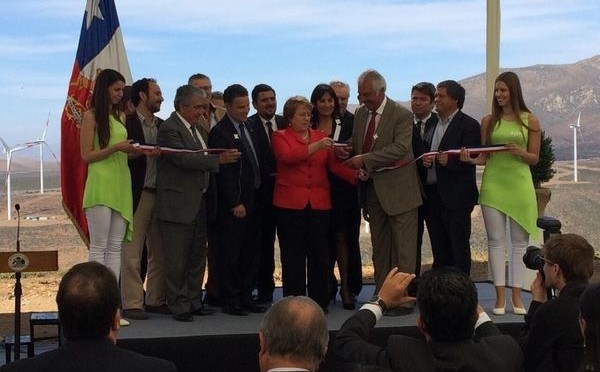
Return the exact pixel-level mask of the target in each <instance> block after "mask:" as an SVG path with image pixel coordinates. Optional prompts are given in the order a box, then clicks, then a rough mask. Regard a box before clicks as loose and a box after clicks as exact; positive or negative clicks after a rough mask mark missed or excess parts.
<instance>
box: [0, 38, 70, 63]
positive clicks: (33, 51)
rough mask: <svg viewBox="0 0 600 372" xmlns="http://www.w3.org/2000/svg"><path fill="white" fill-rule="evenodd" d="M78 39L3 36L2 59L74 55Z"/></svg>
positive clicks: (0, 45)
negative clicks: (69, 53) (58, 54)
mask: <svg viewBox="0 0 600 372" xmlns="http://www.w3.org/2000/svg"><path fill="white" fill-rule="evenodd" d="M76 45H77V39H76V38H74V37H73V36H70V35H65V34H57V35H48V36H43V37H40V38H37V37H29V36H25V37H23V36H21V37H19V36H17V37H15V36H10V37H8V36H1V37H0V58H18V59H22V58H28V57H31V56H39V55H48V54H56V53H66V52H71V53H73V52H74V50H75V46H76Z"/></svg>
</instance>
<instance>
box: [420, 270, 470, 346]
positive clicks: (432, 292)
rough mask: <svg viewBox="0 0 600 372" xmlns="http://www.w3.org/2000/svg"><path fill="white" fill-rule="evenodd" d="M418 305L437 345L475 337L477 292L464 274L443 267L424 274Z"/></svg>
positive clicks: (428, 331)
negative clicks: (442, 342) (440, 342)
mask: <svg viewBox="0 0 600 372" xmlns="http://www.w3.org/2000/svg"><path fill="white" fill-rule="evenodd" d="M417 305H418V306H419V312H420V317H421V321H422V322H423V325H424V326H425V331H426V332H427V334H428V335H429V336H430V337H431V338H432V339H433V340H435V341H445V342H447V341H458V340H465V339H469V338H471V337H472V336H473V332H474V330H475V322H476V321H477V289H476V288H475V284H473V281H472V280H471V279H470V278H469V277H468V276H467V275H466V274H465V273H463V272H462V271H460V270H458V269H456V268H452V267H444V268H439V269H433V270H430V271H427V272H425V273H424V274H423V275H422V276H421V278H420V282H419V290H418V294H417Z"/></svg>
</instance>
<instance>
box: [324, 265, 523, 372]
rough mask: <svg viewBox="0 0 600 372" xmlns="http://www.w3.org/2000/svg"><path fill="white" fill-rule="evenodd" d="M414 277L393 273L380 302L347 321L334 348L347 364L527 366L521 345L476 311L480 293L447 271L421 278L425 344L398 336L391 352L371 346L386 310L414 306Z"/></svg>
mask: <svg viewBox="0 0 600 372" xmlns="http://www.w3.org/2000/svg"><path fill="white" fill-rule="evenodd" d="M414 277H415V276H414V275H413V274H406V273H401V272H398V269H397V268H394V269H392V271H390V273H389V274H388V275H387V277H386V278H385V281H384V282H383V285H382V287H381V289H380V291H379V296H378V297H376V298H374V299H373V301H372V302H369V303H367V304H365V305H364V306H363V307H362V308H361V309H360V310H359V311H358V312H357V313H356V314H354V315H353V316H352V317H350V319H348V320H347V321H346V322H345V323H344V324H343V325H342V328H341V329H340V331H339V332H338V333H337V338H336V341H335V344H334V352H335V353H336V354H337V355H338V356H339V357H340V358H341V359H343V360H344V361H345V362H352V363H359V364H363V365H365V364H366V365H372V366H379V367H386V368H390V369H392V370H394V371H411V372H419V371H423V372H425V371H440V370H444V371H459V370H460V371H485V372H500V371H505V372H509V371H510V372H514V371H520V370H521V367H522V362H523V356H522V354H521V350H519V346H518V344H517V343H516V341H515V340H514V339H513V338H512V337H510V336H508V335H503V334H501V333H500V331H499V330H498V328H497V327H496V326H495V325H494V323H492V322H491V321H490V318H489V317H488V315H487V314H486V313H485V312H484V311H483V309H482V308H481V307H480V306H478V305H477V289H476V288H475V285H474V284H473V282H472V281H471V279H470V278H469V277H468V276H467V275H466V274H464V273H463V272H462V271H460V270H458V269H456V268H452V267H444V268H439V269H433V270H430V271H427V272H426V273H424V274H423V275H422V276H421V277H420V282H419V285H418V287H419V289H418V295H417V298H416V301H417V305H418V308H419V313H420V315H419V318H418V321H417V325H418V327H419V329H420V331H421V332H422V333H423V336H424V337H423V338H412V337H408V336H403V335H393V336H391V337H390V338H389V340H388V344H387V346H386V347H379V346H378V345H374V344H371V343H369V341H368V340H369V339H370V338H371V336H372V334H373V329H374V328H375V324H376V323H377V321H378V320H379V319H380V318H381V317H382V313H383V312H384V311H385V310H386V308H387V307H396V306H400V305H403V304H407V303H410V302H413V301H415V298H414V297H410V296H408V295H407V288H408V286H409V284H410V282H411V281H412V280H413V278H414Z"/></svg>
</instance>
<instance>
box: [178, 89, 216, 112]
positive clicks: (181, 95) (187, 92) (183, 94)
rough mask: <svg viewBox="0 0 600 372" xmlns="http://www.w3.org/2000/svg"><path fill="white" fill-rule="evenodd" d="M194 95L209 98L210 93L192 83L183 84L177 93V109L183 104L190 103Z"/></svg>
mask: <svg viewBox="0 0 600 372" xmlns="http://www.w3.org/2000/svg"><path fill="white" fill-rule="evenodd" d="M192 97H200V98H206V99H208V95H207V94H206V92H205V91H204V90H202V89H199V88H196V87H194V86H192V85H182V86H180V87H179V88H177V92H176V93H175V102H174V106H175V111H177V110H179V109H180V108H181V105H189V104H190V102H191V100H192Z"/></svg>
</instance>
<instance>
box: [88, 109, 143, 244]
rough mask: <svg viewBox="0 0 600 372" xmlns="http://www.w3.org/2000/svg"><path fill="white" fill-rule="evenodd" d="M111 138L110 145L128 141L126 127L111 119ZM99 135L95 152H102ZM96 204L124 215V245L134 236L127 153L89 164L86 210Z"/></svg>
mask: <svg viewBox="0 0 600 372" xmlns="http://www.w3.org/2000/svg"><path fill="white" fill-rule="evenodd" d="M109 125H110V139H109V141H108V146H112V145H114V144H116V143H118V142H121V141H123V140H125V139H127V130H126V129H125V126H124V125H123V124H122V123H121V122H120V121H118V120H117V119H115V118H114V117H113V116H112V115H110V116H109ZM99 148H100V144H99V140H98V135H97V134H96V135H95V136H94V149H99ZM96 205H104V206H107V207H109V208H111V209H113V210H115V211H117V212H119V213H120V214H121V216H122V217H123V218H124V219H125V222H126V223H127V229H126V230H125V237H124V238H123V241H124V242H130V241H131V238H132V235H133V197H132V194H131V175H130V173H129V167H128V165H127V154H126V153H124V152H121V151H117V152H115V153H113V154H112V155H110V156H109V157H107V158H106V159H102V160H100V161H96V162H93V163H90V164H88V174H87V179H86V181H85V190H84V192H83V209H85V208H89V207H93V206H96Z"/></svg>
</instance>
